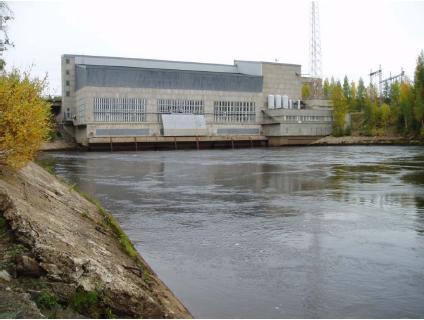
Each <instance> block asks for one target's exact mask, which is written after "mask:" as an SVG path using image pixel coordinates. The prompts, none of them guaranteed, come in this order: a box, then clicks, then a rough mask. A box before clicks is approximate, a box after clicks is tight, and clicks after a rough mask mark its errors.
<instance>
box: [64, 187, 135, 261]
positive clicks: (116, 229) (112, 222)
mask: <svg viewBox="0 0 424 320" xmlns="http://www.w3.org/2000/svg"><path fill="white" fill-rule="evenodd" d="M70 190H72V191H75V192H77V193H79V194H80V195H81V196H82V197H84V198H85V199H87V200H88V201H89V202H91V203H92V204H94V205H95V206H96V208H97V209H98V210H99V213H100V214H101V215H102V217H103V222H104V224H105V225H106V226H108V227H109V228H110V229H111V230H112V232H113V233H114V234H115V236H116V237H117V238H118V240H119V243H120V245H121V248H122V250H123V251H124V252H125V253H126V254H128V255H129V256H130V257H131V258H132V259H135V260H136V261H137V250H136V249H135V248H134V246H133V244H132V243H131V241H130V239H129V238H128V236H127V235H126V233H125V232H124V231H123V230H122V228H121V226H120V225H119V223H118V221H116V219H115V218H114V217H113V216H112V214H110V213H109V212H107V211H106V210H105V209H104V208H103V207H102V205H101V204H100V202H99V201H98V200H97V199H95V198H94V197H92V196H91V195H89V194H88V193H86V192H84V191H82V190H80V189H79V188H78V187H77V186H76V185H75V184H74V185H72V186H71V187H70Z"/></svg>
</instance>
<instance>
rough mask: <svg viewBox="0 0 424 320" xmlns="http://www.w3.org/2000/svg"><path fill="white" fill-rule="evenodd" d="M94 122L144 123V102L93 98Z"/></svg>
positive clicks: (131, 99) (136, 99) (129, 99)
mask: <svg viewBox="0 0 424 320" xmlns="http://www.w3.org/2000/svg"><path fill="white" fill-rule="evenodd" d="M93 104H94V105H93V106H94V108H93V115H94V121H96V122H143V121H146V100H145V99H141V98H94V102H93Z"/></svg>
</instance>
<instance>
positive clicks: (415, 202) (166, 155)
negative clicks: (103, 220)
mask: <svg viewBox="0 0 424 320" xmlns="http://www.w3.org/2000/svg"><path fill="white" fill-rule="evenodd" d="M42 158H43V159H44V160H43V161H46V162H50V163H51V164H52V165H53V167H54V170H55V172H56V173H57V174H58V175H59V176H61V177H63V178H65V179H66V180H68V181H70V182H72V183H75V184H77V185H78V186H79V187H80V188H81V189H83V190H84V191H86V192H89V193H91V194H93V195H94V196H96V197H97V198H98V199H100V201H101V202H102V203H103V204H104V206H105V207H106V208H107V209H108V210H110V211H111V212H113V214H114V216H115V217H116V218H117V219H118V220H119V222H120V223H121V225H122V226H123V228H124V230H125V231H126V232H127V233H128V235H129V237H130V238H131V240H132V241H133V242H134V244H135V246H136V247H137V249H138V250H139V252H141V254H142V255H143V257H144V258H145V259H146V260H147V261H148V263H149V264H150V265H151V266H152V268H153V269H154V270H155V271H156V272H157V274H158V275H159V277H160V278H161V279H162V280H163V281H164V282H165V283H166V284H167V285H168V286H169V287H170V288H171V289H172V290H173V291H174V293H175V294H176V295H177V296H178V297H179V298H180V300H182V302H183V303H184V304H185V305H186V306H187V307H188V309H189V310H190V311H191V312H192V313H193V315H194V316H195V317H200V318H205V317H207V318H235V317H237V318H287V317H289V318H298V317H301V318H310V317H314V318H321V317H325V318H346V317H349V318H351V317H354V318H363V317H366V318H375V317H383V318H392V317H395V318H404V317H407V318H416V317H421V318H422V317H424V148H423V147H399V146H384V147H375V146H369V147H367V146H361V147H360V146H357V147H341V146H339V147H290V148H263V149H239V150H207V151H169V152H168V151H160V152H154V151H153V152H119V153H65V152H58V153H49V154H44V155H43V156H42Z"/></svg>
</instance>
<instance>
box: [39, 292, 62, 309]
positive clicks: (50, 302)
mask: <svg viewBox="0 0 424 320" xmlns="http://www.w3.org/2000/svg"><path fill="white" fill-rule="evenodd" d="M35 303H36V304H37V307H39V308H41V309H47V310H52V309H55V308H56V307H57V306H58V305H59V303H58V302H57V299H56V297H55V296H53V295H51V294H50V293H48V292H42V293H41V294H40V295H39V296H38V297H37V299H35Z"/></svg>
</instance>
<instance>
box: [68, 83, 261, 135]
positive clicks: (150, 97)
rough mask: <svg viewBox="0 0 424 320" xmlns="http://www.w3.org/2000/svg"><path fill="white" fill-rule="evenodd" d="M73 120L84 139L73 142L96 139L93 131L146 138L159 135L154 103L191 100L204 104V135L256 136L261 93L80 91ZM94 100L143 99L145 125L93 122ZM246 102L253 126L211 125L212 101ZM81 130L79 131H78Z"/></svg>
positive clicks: (87, 89)
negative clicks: (142, 133)
mask: <svg viewBox="0 0 424 320" xmlns="http://www.w3.org/2000/svg"><path fill="white" fill-rule="evenodd" d="M75 96H76V101H78V102H79V103H78V104H77V107H76V110H75V112H76V115H77V120H76V122H75V124H76V125H78V126H80V127H84V126H86V134H85V136H84V137H82V136H77V142H79V143H83V140H84V139H85V138H91V137H95V136H96V130H97V129H124V128H127V129H148V130H149V133H148V135H150V136H160V135H162V132H161V129H162V125H161V123H160V122H158V114H157V99H193V100H203V101H204V112H205V118H206V125H207V134H208V135H211V136H213V135H218V134H219V129H222V128H231V129H237V128H239V129H243V128H250V129H257V132H258V133H257V134H260V133H261V122H262V110H263V109H264V106H263V104H261V101H262V94H261V93H251V92H225V91H199V90H173V89H149V88H116V87H115V88H104V87H84V88H82V89H80V90H78V91H77V92H76V93H75ZM95 97H119V98H143V99H145V100H146V113H147V114H146V121H145V122H139V123H129V122H122V123H110V122H103V123H100V122H94V117H93V99H94V98H95ZM218 100H226V101H250V102H255V105H256V122H254V123H227V122H222V123H218V122H215V121H214V101H218ZM82 104H84V105H85V108H84V121H80V120H81V119H80V118H79V114H80V112H79V111H80V110H79V106H80V105H82ZM81 130H83V129H81Z"/></svg>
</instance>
